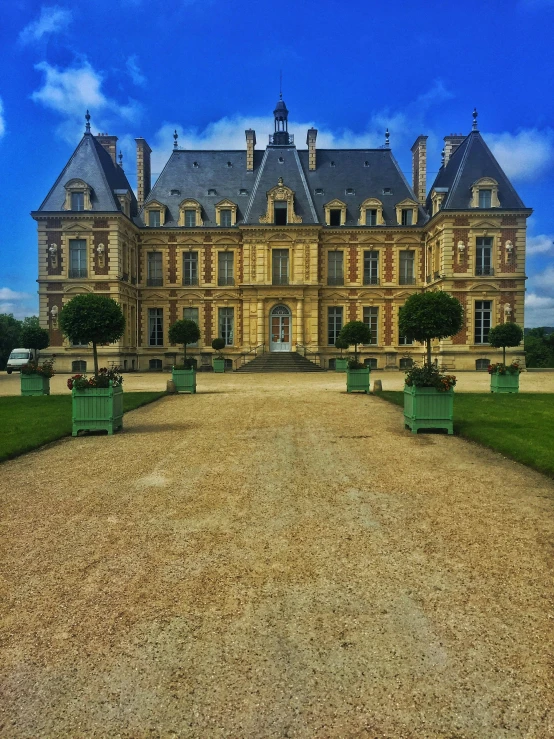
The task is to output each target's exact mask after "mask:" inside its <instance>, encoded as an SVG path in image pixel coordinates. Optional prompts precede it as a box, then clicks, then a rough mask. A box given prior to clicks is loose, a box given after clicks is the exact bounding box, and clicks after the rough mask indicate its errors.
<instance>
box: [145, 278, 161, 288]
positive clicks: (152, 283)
mask: <svg viewBox="0 0 554 739" xmlns="http://www.w3.org/2000/svg"><path fill="white" fill-rule="evenodd" d="M163 284H164V281H163V277H149V278H148V279H147V280H146V286H147V287H162V286H163Z"/></svg>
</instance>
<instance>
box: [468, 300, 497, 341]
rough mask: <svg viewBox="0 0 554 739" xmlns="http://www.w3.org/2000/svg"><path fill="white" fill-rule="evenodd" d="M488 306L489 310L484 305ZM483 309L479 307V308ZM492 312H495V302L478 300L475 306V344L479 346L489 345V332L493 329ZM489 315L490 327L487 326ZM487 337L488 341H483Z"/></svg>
mask: <svg viewBox="0 0 554 739" xmlns="http://www.w3.org/2000/svg"><path fill="white" fill-rule="evenodd" d="M485 303H486V304H488V306H489V307H488V308H485V307H484V305H485ZM479 305H480V306H481V307H478V306H479ZM492 311H493V301H492V300H476V301H475V303H474V306H473V343H474V344H478V345H479V346H484V345H487V346H488V345H489V341H488V339H489V331H490V330H491V328H492ZM487 313H488V324H489V325H488V326H486V325H485V324H486V322H487V320H486V319H487V316H486V314H487ZM478 331H479V337H478ZM484 337H486V340H483V338H484Z"/></svg>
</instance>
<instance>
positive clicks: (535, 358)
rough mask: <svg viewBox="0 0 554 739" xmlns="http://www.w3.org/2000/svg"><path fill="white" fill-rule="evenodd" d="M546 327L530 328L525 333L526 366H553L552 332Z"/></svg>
mask: <svg viewBox="0 0 554 739" xmlns="http://www.w3.org/2000/svg"><path fill="white" fill-rule="evenodd" d="M546 332H547V329H546V328H544V327H543V328H532V329H530V330H529V331H527V332H526V333H525V340H524V349H525V365H526V366H527V367H554V332H552V333H550V334H547V333H546Z"/></svg>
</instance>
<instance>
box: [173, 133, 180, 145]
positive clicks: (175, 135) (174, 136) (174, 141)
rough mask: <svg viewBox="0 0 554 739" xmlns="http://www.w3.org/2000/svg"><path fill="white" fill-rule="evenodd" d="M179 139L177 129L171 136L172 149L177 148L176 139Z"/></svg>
mask: <svg viewBox="0 0 554 739" xmlns="http://www.w3.org/2000/svg"><path fill="white" fill-rule="evenodd" d="M178 138H179V134H178V133H177V129H175V133H174V134H173V148H174V149H176V148H177V139H178Z"/></svg>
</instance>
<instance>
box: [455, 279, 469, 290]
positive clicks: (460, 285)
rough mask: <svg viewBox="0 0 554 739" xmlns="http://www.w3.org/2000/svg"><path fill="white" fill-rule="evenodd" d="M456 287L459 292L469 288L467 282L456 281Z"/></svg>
mask: <svg viewBox="0 0 554 739" xmlns="http://www.w3.org/2000/svg"><path fill="white" fill-rule="evenodd" d="M456 287H457V288H458V290H465V289H466V288H467V282H466V281H465V280H456Z"/></svg>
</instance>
